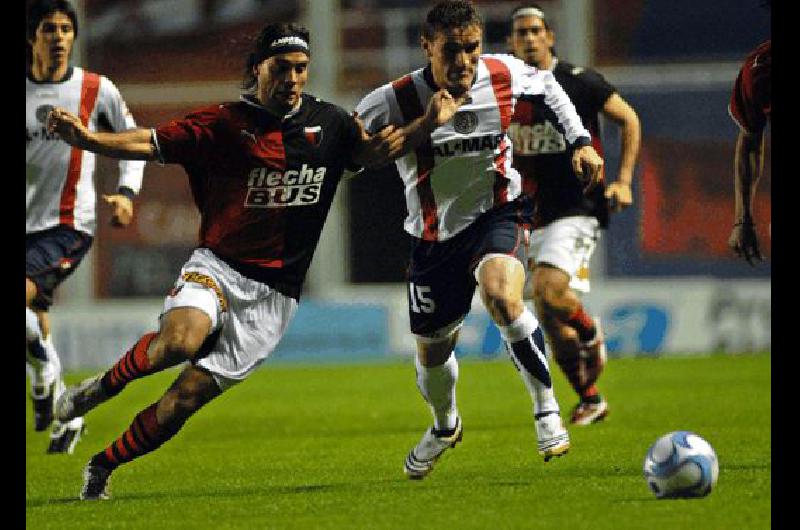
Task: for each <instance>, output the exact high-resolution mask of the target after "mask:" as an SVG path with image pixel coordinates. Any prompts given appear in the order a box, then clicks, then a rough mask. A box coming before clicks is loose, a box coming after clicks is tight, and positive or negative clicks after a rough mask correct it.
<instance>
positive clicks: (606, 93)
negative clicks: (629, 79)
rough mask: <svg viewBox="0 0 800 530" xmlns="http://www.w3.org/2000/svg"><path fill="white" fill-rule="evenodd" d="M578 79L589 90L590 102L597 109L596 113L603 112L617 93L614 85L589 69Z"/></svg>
mask: <svg viewBox="0 0 800 530" xmlns="http://www.w3.org/2000/svg"><path fill="white" fill-rule="evenodd" d="M578 77H579V78H580V79H581V80H582V81H583V83H584V85H585V86H586V88H587V94H588V96H589V100H590V102H591V104H592V106H593V107H594V108H595V109H597V110H596V111H595V112H599V111H601V110H602V109H603V106H605V104H606V101H608V98H610V97H611V95H612V94H614V93H615V92H616V91H617V89H616V88H615V87H614V85H612V84H611V83H609V82H608V81H606V78H605V77H603V75H602V74H601V73H600V72H596V71H595V70H592V69H589V68H587V69H585V70H584V71H583V72H581V74H580V75H579V76H578Z"/></svg>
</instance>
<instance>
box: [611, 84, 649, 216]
mask: <svg viewBox="0 0 800 530" xmlns="http://www.w3.org/2000/svg"><path fill="white" fill-rule="evenodd" d="M603 115H605V116H606V117H608V118H609V119H611V120H612V121H614V122H615V123H616V124H617V125H619V127H620V132H621V133H622V135H621V136H622V145H621V148H620V165H619V175H618V176H617V179H616V180H615V181H614V182H611V183H610V184H608V185H607V187H606V198H608V199H609V201H610V202H611V203H612V205H613V210H614V211H617V212H619V211H621V210H622V209H623V208H627V207H628V206H630V205H631V204H633V193H632V191H631V182H633V172H634V169H635V167H636V159H637V157H638V156H639V146H640V145H641V136H642V133H641V124H640V123H639V116H637V115H636V111H635V110H633V107H631V106H630V105H629V104H628V102H627V101H625V100H624V99H622V97H621V96H620V95H619V94H616V93H614V94H612V95H611V96H610V97H609V98H608V100H606V102H605V105H603Z"/></svg>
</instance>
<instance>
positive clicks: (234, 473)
mask: <svg viewBox="0 0 800 530" xmlns="http://www.w3.org/2000/svg"><path fill="white" fill-rule="evenodd" d="M176 373H177V372H176V371H175V370H174V369H173V370H171V371H168V372H166V373H162V374H158V375H156V376H152V377H150V378H148V379H145V380H142V381H138V382H136V383H133V384H132V385H130V386H129V387H128V388H127V389H126V390H125V391H124V392H123V393H122V394H121V395H120V396H118V397H117V398H116V399H115V400H113V401H110V402H108V403H106V404H104V405H103V406H101V407H100V408H98V409H97V410H95V411H93V412H91V413H90V414H89V415H88V416H87V425H88V428H89V431H88V433H87V434H86V435H85V436H84V438H83V440H82V441H81V442H80V444H79V445H78V447H77V449H76V451H75V454H74V455H71V456H62V455H56V456H52V455H45V454H44V453H45V448H46V446H47V436H46V434H44V433H35V432H34V431H33V426H32V418H31V412H30V410H29V411H28V413H27V414H28V417H27V443H26V446H27V447H26V459H27V460H26V467H27V479H26V517H27V527H28V528H59V529H62V528H81V529H89V528H159V529H161V528H434V527H436V528H459V529H460V528H493V529H500V528H537V529H544V528H560V529H569V530H571V529H580V528H586V529H593V530H596V529H606V528H609V529H611V528H613V529H615V530H620V529H624V528H648V529H649V528H680V529H683V528H685V529H701V528H702V529H731V528H748V529H758V528H770V525H771V517H770V503H771V501H770V497H771V489H770V478H771V460H770V406H771V404H770V356H769V355H765V354H762V355H742V356H728V355H717V356H711V357H691V358H664V359H632V358H625V359H612V360H610V361H609V365H608V367H607V371H606V373H605V374H604V375H603V378H602V379H601V390H602V391H603V392H604V394H605V395H606V396H607V398H608V400H609V403H610V406H611V414H610V415H609V417H608V419H607V421H605V422H603V423H599V424H596V425H592V426H588V427H573V428H571V429H570V436H571V438H572V448H571V449H570V452H569V454H568V455H566V456H565V457H563V458H559V459H555V460H552V461H550V462H548V463H547V464H545V463H544V462H543V461H542V460H541V457H539V456H538V455H537V454H536V437H535V433H534V429H533V421H532V417H531V413H530V400H529V397H528V394H527V392H526V391H525V390H524V387H523V385H522V381H521V380H520V379H519V377H518V375H517V374H516V372H515V370H514V368H513V366H512V365H511V363H510V362H508V361H507V360H503V361H477V360H475V361H469V360H464V361H462V363H461V375H460V380H459V387H458V400H459V409H460V411H461V414H462V417H463V420H464V440H463V443H462V444H461V445H459V446H458V447H457V448H456V449H454V450H451V451H449V452H448V453H446V454H445V456H444V457H443V458H442V460H441V461H440V462H439V463H438V465H437V467H436V469H435V470H434V471H433V473H432V474H431V475H430V476H429V477H428V478H426V479H425V480H423V481H409V480H407V479H406V478H405V477H404V475H403V472H402V463H403V459H404V457H405V455H406V453H407V451H408V450H409V449H410V448H411V447H412V446H413V445H414V444H415V443H416V442H417V441H418V439H419V437H420V436H421V434H422V432H423V430H424V429H425V428H426V427H427V426H428V425H429V424H430V421H431V420H430V415H429V412H428V409H427V407H426V405H425V404H424V402H423V401H422V398H421V397H420V396H419V394H418V392H417V389H416V386H415V382H414V369H413V365H412V364H411V363H396V364H377V365H365V366H313V367H311V366H296V365H288V364H272V365H270V363H269V361H268V362H267V363H266V364H265V367H264V368H263V369H261V370H259V371H257V372H256V373H255V374H254V375H253V376H252V377H251V378H250V379H248V380H247V381H246V382H245V383H243V384H241V385H239V386H238V387H236V388H234V389H233V390H232V391H230V392H229V393H227V394H224V395H222V396H221V397H220V398H218V399H217V400H215V401H214V402H212V403H211V404H209V405H208V406H207V407H206V408H205V409H204V410H202V411H201V412H200V413H198V415H197V416H195V417H194V418H192V419H191V420H190V421H189V422H188V423H187V425H186V426H185V428H184V429H183V431H181V432H180V433H179V434H178V435H177V436H176V437H175V438H173V439H172V440H171V441H169V442H167V444H165V445H164V446H163V447H162V448H161V449H159V450H157V451H156V452H154V453H151V454H149V455H147V456H145V457H143V458H140V459H139V460H136V461H134V462H132V463H130V464H127V465H125V466H123V467H121V468H120V469H118V470H117V471H116V472H115V473H114V475H113V478H112V495H113V499H112V500H111V501H107V502H81V501H78V500H77V495H78V491H79V489H80V485H81V469H82V467H83V466H84V464H85V463H86V461H87V460H88V459H89V458H90V456H91V455H92V454H93V453H95V452H96V451H98V450H100V449H102V448H103V447H105V446H106V445H107V444H108V443H109V442H110V441H111V440H113V439H114V438H115V437H116V436H118V435H119V434H120V433H121V432H122V431H123V430H124V429H125V428H127V426H128V424H129V423H130V420H131V419H132V418H133V416H134V415H135V414H136V413H137V412H138V411H139V410H141V409H142V408H144V407H145V406H146V405H148V404H150V403H152V402H153V401H155V400H156V399H157V398H158V396H159V395H160V394H161V392H162V391H163V389H165V388H166V386H167V385H168V384H169V383H170V382H171V381H172V379H173V378H174V377H175V375H176ZM85 375H88V374H71V376H70V377H68V382H76V381H77V380H79V379H80V378H81V377H83V376H85ZM554 378H555V384H556V392H557V395H558V397H559V401H560V403H561V406H562V413H563V415H566V414H567V413H568V411H569V410H570V408H571V407H572V406H573V404H574V398H573V395H572V393H571V391H570V389H569V387H568V386H567V384H566V382H565V380H564V379H563V377H562V376H561V374H560V372H558V370H557V369H555V370H554ZM26 407H28V409H30V406H29V405H27V404H26ZM678 429H686V430H693V431H695V432H697V433H699V434H701V435H702V436H704V437H705V438H706V439H707V440H709V441H710V442H711V443H712V445H713V446H714V447H715V449H716V451H717V454H718V456H719V460H720V478H719V482H718V484H717V487H716V488H715V490H714V491H713V492H712V493H711V495H710V496H709V497H707V498H704V499H695V500H656V499H655V497H653V495H652V494H651V493H650V490H649V489H648V488H647V485H646V483H645V481H644V479H643V477H642V461H643V459H644V455H645V453H646V451H647V449H648V447H649V446H650V444H651V443H652V442H653V441H655V439H656V438H657V437H658V436H660V435H661V434H664V433H666V432H668V431H671V430H678Z"/></svg>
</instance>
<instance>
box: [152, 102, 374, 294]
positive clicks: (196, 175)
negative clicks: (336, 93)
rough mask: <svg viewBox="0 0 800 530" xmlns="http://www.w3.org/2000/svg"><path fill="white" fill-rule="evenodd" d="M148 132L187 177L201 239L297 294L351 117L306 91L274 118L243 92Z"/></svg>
mask: <svg viewBox="0 0 800 530" xmlns="http://www.w3.org/2000/svg"><path fill="white" fill-rule="evenodd" d="M154 138H155V142H156V148H157V151H158V156H159V159H160V160H161V161H162V162H163V163H177V164H181V165H182V166H183V167H184V169H185V170H186V173H187V175H188V177H189V183H190V186H191V191H192V196H193V198H194V201H195V204H196V205H197V208H198V209H199V210H200V216H201V221H200V241H199V246H201V247H205V248H208V249H210V250H211V251H213V252H214V253H215V254H216V255H217V256H219V257H220V258H221V259H223V260H224V261H226V262H227V263H229V264H230V265H231V266H232V267H233V268H235V269H236V270H238V271H239V272H240V273H242V274H244V275H245V276H247V277H250V278H253V279H255V280H258V281H262V282H264V283H266V284H268V285H271V286H273V287H274V288H276V289H277V290H279V291H280V292H282V293H284V294H286V295H287V296H291V297H293V298H299V295H300V291H301V288H302V284H303V281H304V279H305V276H306V272H307V271H308V267H309V265H310V264H311V258H312V256H313V254H314V250H315V248H316V246H317V242H318V240H319V237H320V233H321V231H322V227H323V225H324V223H325V218H326V217H327V215H328V210H329V209H330V206H331V202H332V201H333V197H334V194H335V192H336V188H337V186H338V184H339V181H340V179H341V176H342V173H343V172H344V170H345V169H347V168H348V167H352V166H353V164H352V162H351V159H352V153H353V150H354V148H355V146H356V145H357V144H358V141H359V139H360V130H359V128H358V125H357V124H356V122H355V120H354V119H353V117H352V116H350V115H349V114H348V113H347V112H346V111H345V110H344V109H342V108H341V107H338V106H336V105H333V104H331V103H327V102H324V101H321V100H319V99H317V98H315V97H313V96H310V95H308V94H303V97H302V102H301V105H300V107H299V108H298V109H297V110H295V111H293V112H292V113H290V114H288V115H286V116H284V117H282V118H281V117H276V116H274V115H273V114H271V113H269V112H268V111H267V110H265V109H264V108H263V107H262V106H261V105H260V104H259V103H258V102H257V101H256V100H255V99H254V98H252V97H250V96H242V98H241V100H240V101H237V102H232V103H224V104H221V105H215V106H211V107H206V108H202V109H199V110H197V111H195V112H192V113H191V114H189V115H187V116H186V117H185V118H184V119H182V120H177V121H172V122H170V123H167V124H165V125H162V126H160V127H158V128H157V129H155V131H154ZM353 168H354V167H353ZM354 169H355V168H354Z"/></svg>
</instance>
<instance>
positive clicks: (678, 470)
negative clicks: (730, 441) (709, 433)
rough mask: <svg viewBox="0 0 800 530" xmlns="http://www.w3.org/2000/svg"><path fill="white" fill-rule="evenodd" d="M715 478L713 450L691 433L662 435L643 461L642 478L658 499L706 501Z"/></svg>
mask: <svg viewBox="0 0 800 530" xmlns="http://www.w3.org/2000/svg"><path fill="white" fill-rule="evenodd" d="M718 477H719V462H718V461H717V453H716V452H714V448H713V447H711V444H710V443H708V442H707V441H705V440H704V439H703V438H701V437H700V436H698V435H697V434H695V433H693V432H690V431H673V432H670V433H667V434H665V435H664V436H662V437H661V438H659V439H658V440H656V443H654V444H653V445H652V446H651V447H650V450H649V451H647V456H646V457H645V459H644V478H645V479H646V480H647V484H648V486H650V489H651V490H652V491H653V493H654V494H655V496H656V497H657V498H659V499H670V498H688V497H705V496H706V495H708V494H709V493H711V490H712V488H713V487H714V485H715V484H716V483H717V478H718Z"/></svg>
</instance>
